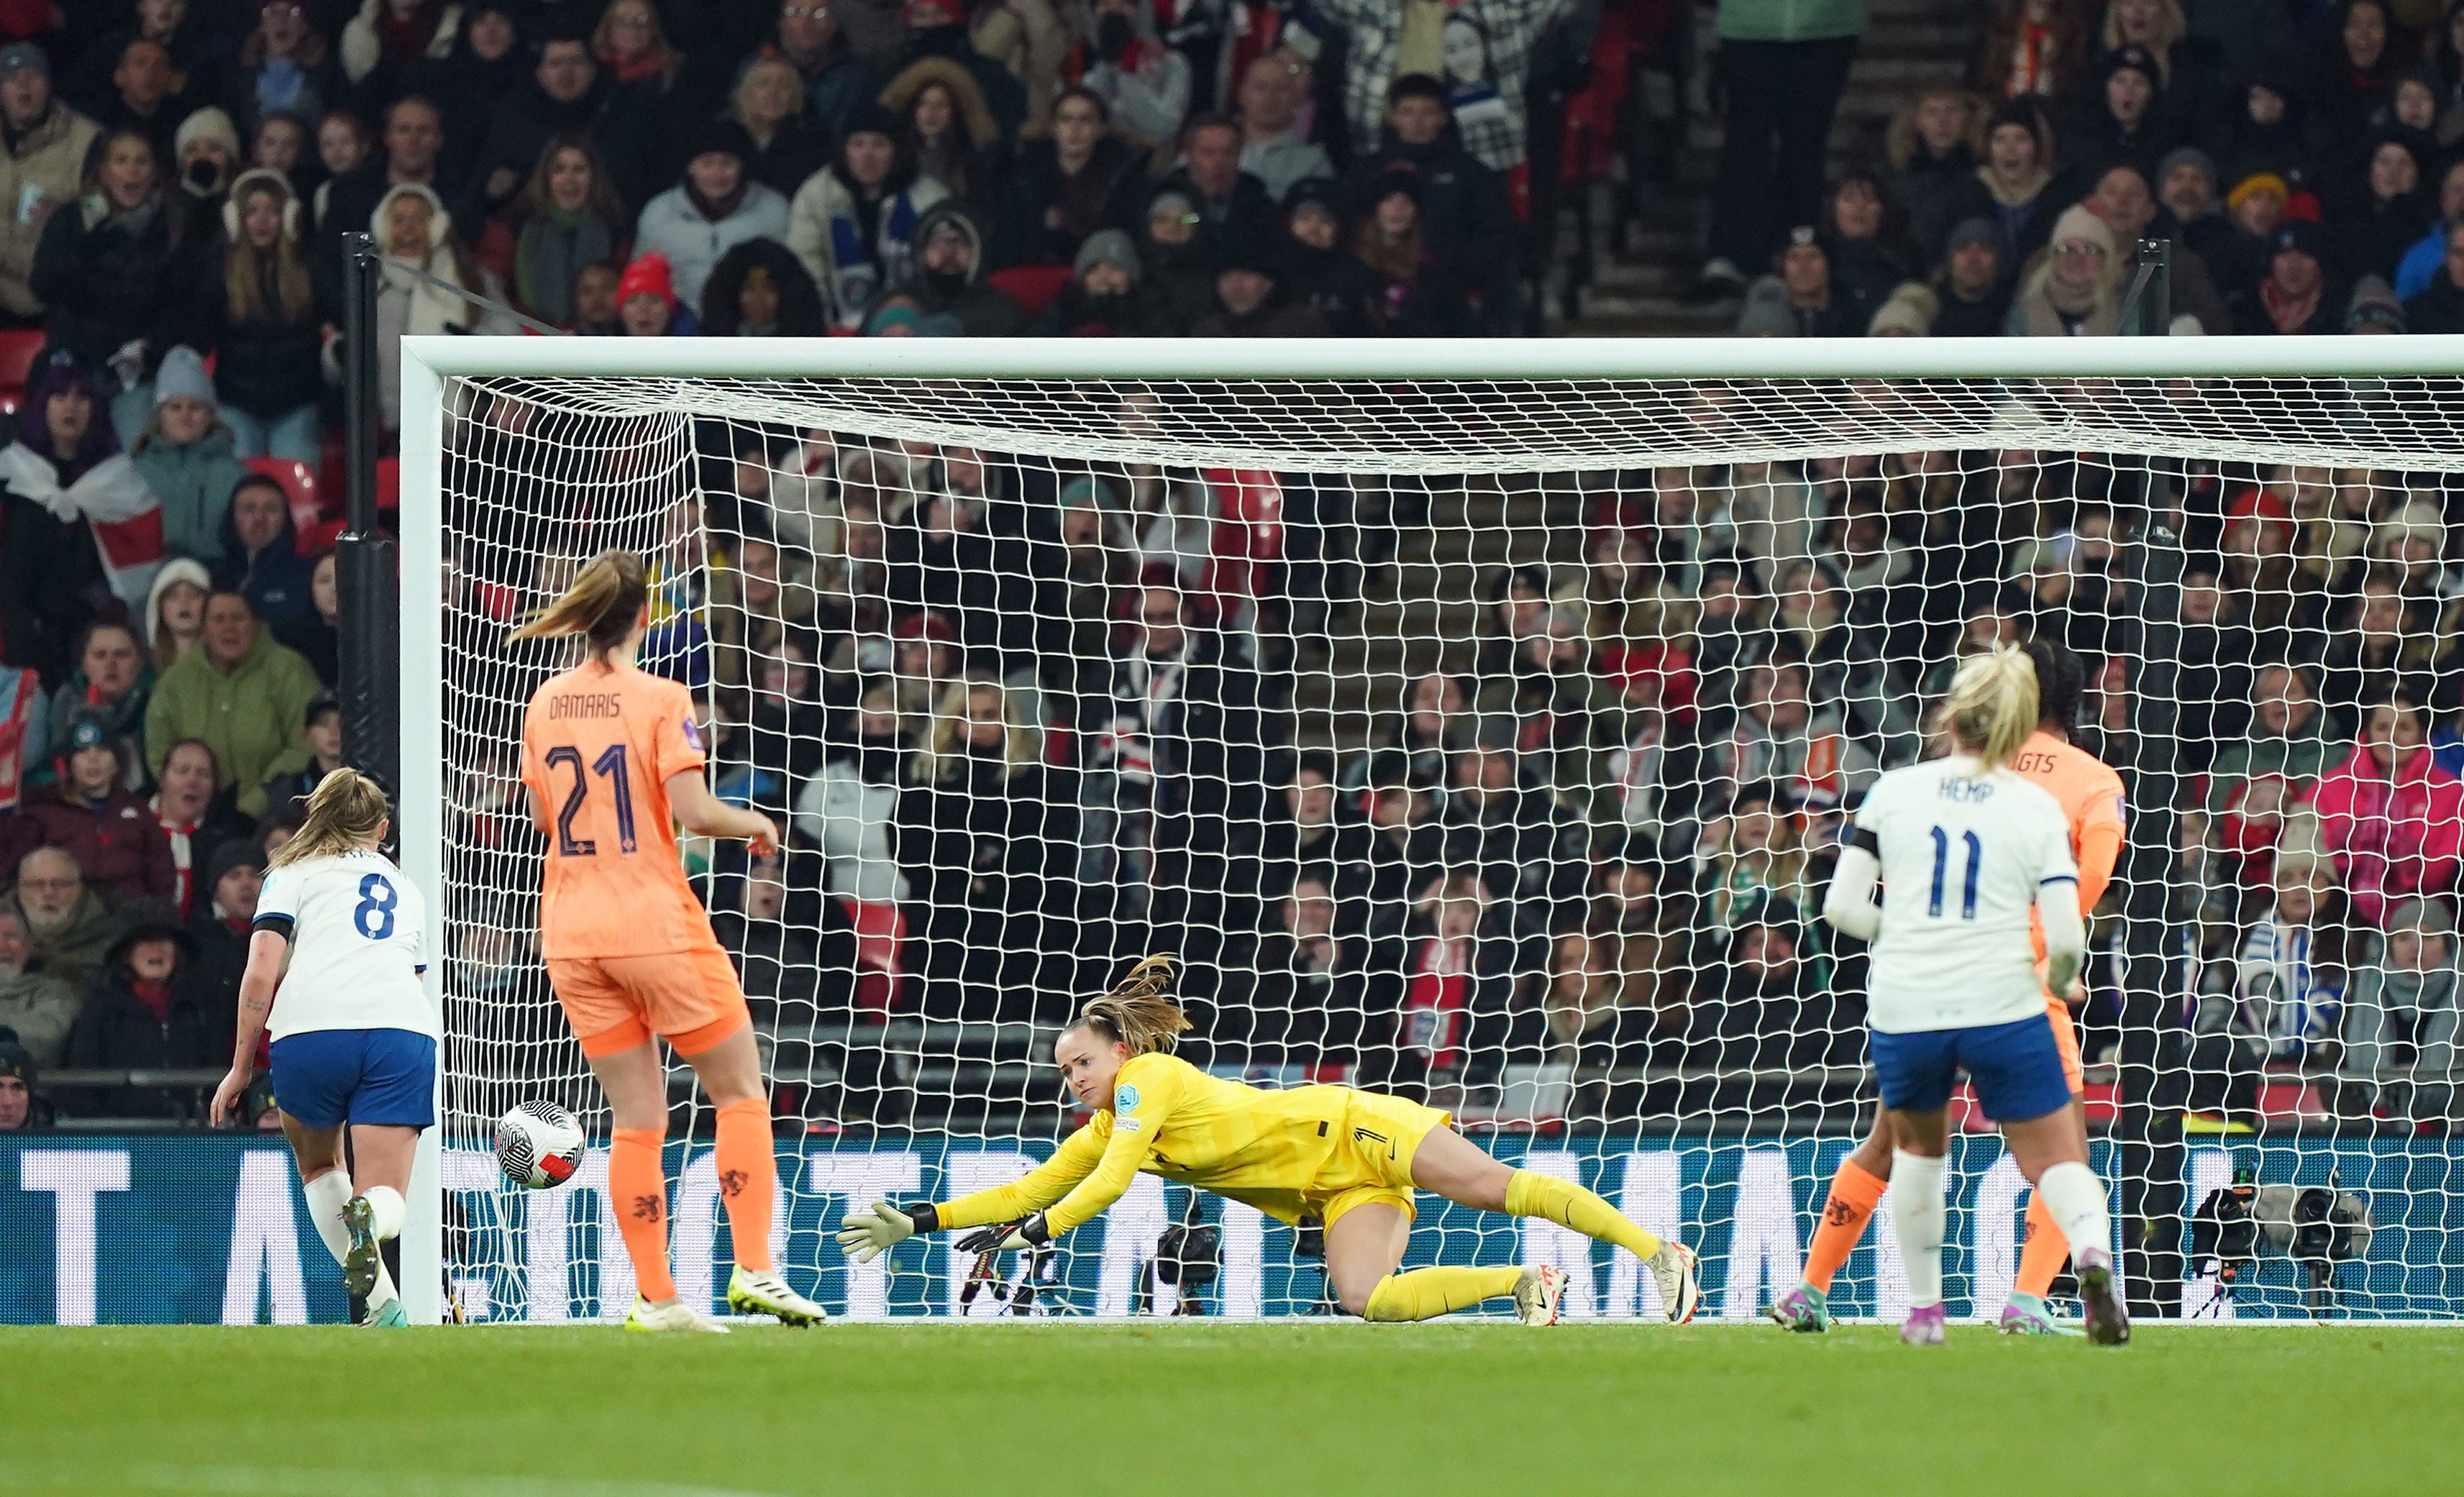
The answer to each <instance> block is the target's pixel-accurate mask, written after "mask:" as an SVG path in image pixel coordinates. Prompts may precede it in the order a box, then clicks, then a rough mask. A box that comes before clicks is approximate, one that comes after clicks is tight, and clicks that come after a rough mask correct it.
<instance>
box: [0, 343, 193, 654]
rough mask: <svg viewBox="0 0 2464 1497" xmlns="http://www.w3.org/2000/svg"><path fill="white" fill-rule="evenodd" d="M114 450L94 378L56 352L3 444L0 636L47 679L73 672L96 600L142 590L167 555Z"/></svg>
mask: <svg viewBox="0 0 2464 1497" xmlns="http://www.w3.org/2000/svg"><path fill="white" fill-rule="evenodd" d="M119 451H120V444H119V442H118V441H117V440H116V439H115V438H114V436H113V434H112V429H111V423H110V422H109V421H108V420H107V419H106V418H105V417H104V414H103V402H102V399H101V396H100V393H99V391H98V390H97V389H96V388H95V384H94V381H93V379H92V378H91V377H90V376H89V375H87V374H86V372H85V371H84V370H83V369H81V368H80V367H78V365H77V362H76V359H75V358H74V356H72V355H70V354H69V353H67V352H66V351H65V350H58V351H55V352H54V353H53V354H52V356H51V357H50V359H49V360H48V361H46V362H45V363H44V364H43V366H42V368H41V371H40V373H39V374H38V375H37V376H36V378H35V380H34V382H33V387H32V388H30V389H28V390H27V392H26V404H25V406H24V407H22V408H21V409H20V410H19V411H18V412H17V439H16V441H14V442H12V443H11V444H10V445H9V446H8V447H7V448H6V449H0V484H5V485H6V490H5V494H0V639H5V640H6V641H7V646H8V657H9V659H10V660H11V663H12V664H15V665H19V666H24V667H31V668H32V669H33V670H34V671H38V672H40V673H41V675H42V676H43V678H44V679H46V680H52V681H56V680H59V679H61V678H62V677H63V676H65V675H66V674H67V673H68V671H69V667H70V664H71V662H70V660H69V658H68V650H69V646H70V645H71V643H72V642H74V641H75V639H76V638H77V633H78V631H79V630H81V629H82V628H84V627H85V625H86V622H87V621H88V620H89V619H91V618H92V617H93V616H94V614H95V612H96V611H97V610H98V609H99V607H102V606H106V605H109V603H110V602H111V601H112V600H114V599H117V600H118V601H119V602H120V603H121V604H122V605H134V604H135V602H136V601H137V600H138V599H139V598H142V597H143V596H144V589H145V588H147V587H148V586H150V585H151V584H152V583H153V576H154V569H155V567H156V566H157V565H159V564H160V562H161V560H162V554H161V550H160V546H161V539H160V537H161V532H160V529H159V527H158V526H157V523H156V519H155V515H154V496H153V495H151V494H150V493H148V492H147V491H146V488H145V484H144V481H143V479H141V478H140V477H138V475H137V473H136V471H135V470H134V469H132V468H130V467H129V466H128V462H127V459H126V458H124V457H121V456H119V455H118V453H119Z"/></svg>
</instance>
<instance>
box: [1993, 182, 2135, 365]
mask: <svg viewBox="0 0 2464 1497" xmlns="http://www.w3.org/2000/svg"><path fill="white" fill-rule="evenodd" d="M2049 248H2050V254H2049V256H2048V257H2047V259H2046V260H2045V262H2044V263H2043V264H2042V265H2040V266H2038V267H2037V269H2036V270H2035V272H2034V273H2033V274H2031V275H2029V276H2028V279H2027V281H2026V283H2025V284H2023V285H2022V286H2020V288H2019V294H2018V296H2017V297H2016V298H2015V299H2014V300H2013V302H2012V303H2011V319H2010V322H2009V324H2008V325H2007V326H2006V327H2005V328H2004V331H2005V332H2007V333H2009V334H2010V335H2011V336H2012V337H2013V338H2023V337H2024V338H2104V337H2110V336H2112V335H2113V334H2115V333H2117V332H2120V331H2121V329H2122V288H2123V274H2122V262H2121V256H2120V254H2119V253H2117V251H2116V249H2115V246H2114V242H2113V231H2112V229H2110V228H2109V227H2107V226H2106V224H2105V222H2104V220H2103V219H2101V218H2099V217H2098V216H2097V215H2096V214H2095V213H2094V212H2092V211H2090V210H2089V209H2088V207H2087V205H2085V204H2078V205H2075V206H2073V207H2072V208H2070V209H2067V210H2065V211H2064V212H2063V214H2062V216H2061V221H2060V222H2059V223H2058V224H2057V225H2056V226H2055V227H2054V233H2053V239H2052V243H2051V245H2050V247H2049Z"/></svg>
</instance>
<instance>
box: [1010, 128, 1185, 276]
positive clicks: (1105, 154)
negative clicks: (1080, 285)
mask: <svg viewBox="0 0 2464 1497" xmlns="http://www.w3.org/2000/svg"><path fill="white" fill-rule="evenodd" d="M1146 197H1147V177H1146V171H1145V168H1144V166H1143V165H1141V158H1140V155H1139V152H1138V151H1137V150H1136V149H1135V148H1134V147H1133V146H1132V145H1131V143H1129V142H1128V141H1126V140H1124V139H1122V138H1121V136H1120V135H1118V134H1116V133H1114V131H1113V130H1112V128H1111V105H1109V104H1107V103H1105V102H1104V99H1103V96H1102V95H1100V94H1097V93H1095V92H1094V91H1093V90H1091V89H1089V88H1086V87H1083V86H1073V87H1070V88H1067V89H1065V90H1063V91H1062V93H1061V95H1060V97H1059V98H1058V99H1055V100H1054V102H1053V105H1052V129H1051V133H1050V135H1049V136H1048V137H1045V138H1043V139H1034V138H1030V139H1027V140H1023V141H1021V142H1019V143H1018V146H1017V149H1016V152H1015V154H1014V155H1013V157H1012V159H1011V163H1010V165H1009V167H1008V168H1007V169H1006V170H1004V171H1003V172H1002V173H1001V180H1000V183H999V184H998V186H997V187H996V192H995V201H996V203H997V204H998V211H997V218H996V222H995V224H994V227H993V233H994V236H995V246H994V257H995V259H996V261H997V262H998V263H1000V264H1001V265H1004V266H1007V265H1056V264H1066V263H1068V262H1069V261H1070V260H1071V259H1072V258H1073V257H1074V256H1075V255H1076V254H1077V253H1078V249H1079V247H1080V246H1081V245H1083V244H1085V243H1086V241H1087V237H1088V236H1089V234H1092V233H1094V232H1095V231H1097V230H1100V229H1105V228H1117V227H1123V226H1127V225H1129V224H1132V223H1134V222H1135V221H1136V219H1137V216H1138V214H1139V212H1140V211H1141V210H1142V209H1144V208H1145V206H1146Z"/></svg>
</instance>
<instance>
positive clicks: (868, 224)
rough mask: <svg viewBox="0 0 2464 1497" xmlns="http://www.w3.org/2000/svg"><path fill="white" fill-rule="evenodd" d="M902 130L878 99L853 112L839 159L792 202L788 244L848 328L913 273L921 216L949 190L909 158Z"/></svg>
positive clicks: (832, 312)
mask: <svg viewBox="0 0 2464 1497" xmlns="http://www.w3.org/2000/svg"><path fill="white" fill-rule="evenodd" d="M897 131H898V126H897V122H896V121H894V120H892V119H891V115H890V112H889V111H888V110H886V109H883V108H881V107H880V106H879V105H877V104H874V105H868V106H866V107H864V108H862V109H859V110H856V111H854V112H853V113H851V114H850V115H849V117H848V121H847V133H846V134H845V135H844V136H843V137H842V138H841V139H840V142H839V153H838V159H837V160H836V161H833V162H832V163H831V164H830V165H828V166H827V167H825V168H824V169H823V170H821V171H819V172H816V173H815V174H814V176H813V178H812V180H811V181H809V182H807V183H805V184H804V185H803V187H801V188H799V189H798V190H797V193H796V197H795V201H794V202H793V203H792V204H790V205H789V211H788V223H787V248H788V249H790V250H793V251H794V252H795V253H796V257H797V258H798V259H800V260H802V261H803V262H804V269H805V270H806V271H807V272H809V273H811V275H812V277H813V283H814V284H815V285H817V286H819V287H820V288H821V291H822V300H823V303H824V304H825V305H826V306H827V307H828V308H829V310H830V317H831V319H833V320H834V321H835V322H836V323H837V324H838V325H839V326H841V327H844V328H847V329H849V330H853V329H855V328H857V327H861V326H862V325H863V324H864V319H865V314H866V313H867V312H869V311H870V310H871V307H872V303H873V300H874V298H876V297H879V296H881V295H882V294H883V293H884V291H885V290H886V289H887V288H888V287H890V286H891V285H893V284H896V283H897V282H899V281H903V280H905V279H906V278H907V275H908V274H909V271H910V270H911V268H912V267H913V261H914V236H915V228H916V224H917V222H918V221H919V220H920V219H921V217H922V215H923V213H924V212H925V210H926V209H930V208H932V207H933V206H934V205H935V204H936V203H938V202H940V201H941V200H942V199H943V198H946V197H948V196H949V195H950V190H949V188H947V187H943V186H942V185H941V184H940V183H939V182H936V181H935V180H934V179H933V178H931V177H926V176H920V175H918V174H917V173H916V170H915V166H914V164H913V162H910V161H907V160H905V159H904V158H903V157H902V155H901V154H900V151H899V148H898V134H897Z"/></svg>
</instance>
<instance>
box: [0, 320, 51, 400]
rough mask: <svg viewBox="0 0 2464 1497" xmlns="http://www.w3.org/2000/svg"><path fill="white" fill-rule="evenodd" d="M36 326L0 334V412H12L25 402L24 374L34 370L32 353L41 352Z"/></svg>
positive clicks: (41, 339)
mask: <svg viewBox="0 0 2464 1497" xmlns="http://www.w3.org/2000/svg"><path fill="white" fill-rule="evenodd" d="M44 336H45V335H44V333H43V330H42V329H41V328H39V327H24V328H12V329H11V330H10V331H8V332H5V333H0V415H14V414H16V412H17V407H20V406H22V405H24V404H25V403H26V376H28V375H29V374H32V373H33V372H34V356H35V355H36V354H39V353H41V352H42V351H43V340H44Z"/></svg>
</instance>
